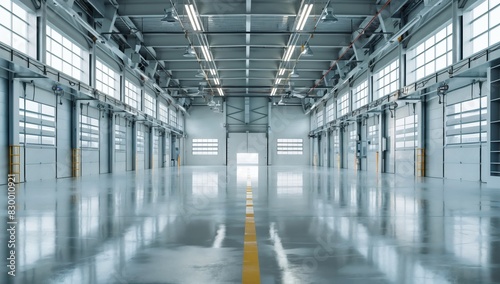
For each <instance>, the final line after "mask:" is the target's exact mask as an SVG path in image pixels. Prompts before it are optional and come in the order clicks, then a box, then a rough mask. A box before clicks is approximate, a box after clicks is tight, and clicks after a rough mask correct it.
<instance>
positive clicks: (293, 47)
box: [285, 45, 295, 61]
mask: <svg viewBox="0 0 500 284" xmlns="http://www.w3.org/2000/svg"><path fill="white" fill-rule="evenodd" d="M294 50H295V45H291V46H289V47H288V50H287V51H286V54H285V61H290V58H291V57H292V54H293V51H294Z"/></svg>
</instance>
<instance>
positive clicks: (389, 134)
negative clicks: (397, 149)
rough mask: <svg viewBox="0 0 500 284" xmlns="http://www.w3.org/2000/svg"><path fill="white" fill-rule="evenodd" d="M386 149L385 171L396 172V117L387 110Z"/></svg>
mask: <svg viewBox="0 0 500 284" xmlns="http://www.w3.org/2000/svg"><path fill="white" fill-rule="evenodd" d="M385 117H386V120H385V121H386V126H385V127H386V135H385V138H386V151H385V167H384V168H385V172H386V173H394V145H395V144H394V141H395V139H394V134H395V133H394V118H391V113H390V112H389V111H386V113H385Z"/></svg>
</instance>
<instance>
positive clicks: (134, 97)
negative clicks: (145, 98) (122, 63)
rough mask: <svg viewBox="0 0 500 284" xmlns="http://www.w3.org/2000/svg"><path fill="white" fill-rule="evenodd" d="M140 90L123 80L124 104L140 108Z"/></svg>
mask: <svg viewBox="0 0 500 284" xmlns="http://www.w3.org/2000/svg"><path fill="white" fill-rule="evenodd" d="M140 101H141V90H140V89H139V88H138V87H137V86H136V85H134V84H133V83H132V82H130V81H129V80H125V103H126V104H128V105H129V106H131V107H133V108H135V109H140V108H141V104H140Z"/></svg>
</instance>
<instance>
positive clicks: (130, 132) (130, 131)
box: [126, 124, 136, 171]
mask: <svg viewBox="0 0 500 284" xmlns="http://www.w3.org/2000/svg"><path fill="white" fill-rule="evenodd" d="M135 137H136V135H135V134H134V127H133V126H132V124H130V125H128V124H127V146H126V153H127V154H126V161H127V166H126V170H127V171H131V170H133V169H134V166H133V165H134V161H135V160H136V155H135V153H134V149H133V147H132V144H133V143H134V142H133V141H134V139H135Z"/></svg>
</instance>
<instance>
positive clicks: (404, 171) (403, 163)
mask: <svg viewBox="0 0 500 284" xmlns="http://www.w3.org/2000/svg"><path fill="white" fill-rule="evenodd" d="M395 156H396V174H398V175H404V176H412V175H414V174H415V150H412V149H410V150H396V151H395Z"/></svg>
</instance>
